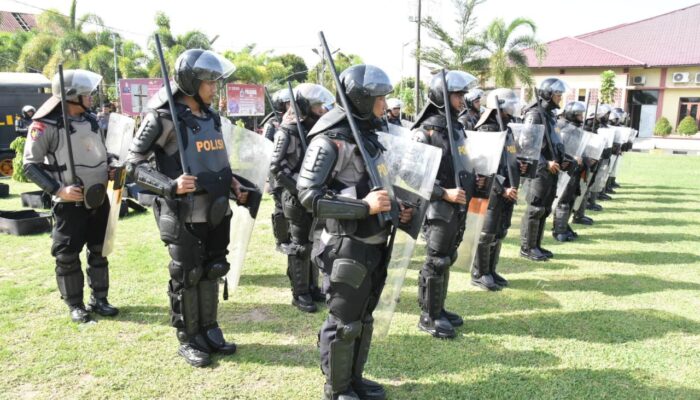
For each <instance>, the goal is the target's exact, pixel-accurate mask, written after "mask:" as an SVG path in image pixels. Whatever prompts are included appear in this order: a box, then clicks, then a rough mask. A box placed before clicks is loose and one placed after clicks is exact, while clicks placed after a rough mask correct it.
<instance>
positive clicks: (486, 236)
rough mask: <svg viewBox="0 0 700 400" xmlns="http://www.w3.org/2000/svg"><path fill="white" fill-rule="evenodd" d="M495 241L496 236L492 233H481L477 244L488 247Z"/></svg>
mask: <svg viewBox="0 0 700 400" xmlns="http://www.w3.org/2000/svg"><path fill="white" fill-rule="evenodd" d="M495 241H496V235H495V234H493V233H484V232H481V234H480V235H479V244H484V245H489V244H491V243H493V242H495Z"/></svg>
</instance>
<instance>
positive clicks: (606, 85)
mask: <svg viewBox="0 0 700 400" xmlns="http://www.w3.org/2000/svg"><path fill="white" fill-rule="evenodd" d="M614 97H615V71H611V70H608V71H603V73H601V74H600V101H601V102H602V103H603V104H612V102H613V100H614Z"/></svg>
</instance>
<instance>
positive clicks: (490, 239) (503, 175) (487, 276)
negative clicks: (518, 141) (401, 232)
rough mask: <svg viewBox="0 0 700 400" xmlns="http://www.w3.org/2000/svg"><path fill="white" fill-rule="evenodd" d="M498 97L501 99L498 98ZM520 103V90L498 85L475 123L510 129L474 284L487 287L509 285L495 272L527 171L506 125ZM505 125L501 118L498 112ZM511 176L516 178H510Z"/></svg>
mask: <svg viewBox="0 0 700 400" xmlns="http://www.w3.org/2000/svg"><path fill="white" fill-rule="evenodd" d="M496 98H498V102H497V101H496ZM520 108H521V103H520V99H519V98H518V96H517V94H516V93H515V92H514V91H512V90H511V89H496V90H493V91H491V92H489V94H488V96H487V97H486V110H485V111H484V113H483V114H482V115H481V118H480V119H479V121H478V122H477V123H476V126H475V129H476V130H478V131H486V132H501V128H502V127H503V128H506V129H507V134H506V141H505V144H504V146H503V151H502V153H501V160H500V161H499V164H498V171H497V177H496V179H494V183H493V186H492V189H491V194H490V196H489V208H488V211H487V212H486V220H485V221H484V226H483V228H482V230H481V234H480V235H479V244H478V246H477V249H476V257H475V259H474V268H473V269H472V284H473V285H474V286H478V287H481V288H483V289H486V290H491V291H493V290H499V289H501V288H503V287H505V286H508V280H506V279H505V278H504V277H503V276H501V275H500V274H498V273H497V272H496V268H497V266H498V260H499V257H500V254H501V244H502V242H503V239H505V237H506V235H507V234H508V228H510V224H511V218H512V216H513V208H514V207H515V203H516V202H517V200H518V186H519V185H520V174H521V172H522V173H525V169H526V168H527V165H526V164H525V163H521V162H519V161H518V159H517V157H516V156H515V139H514V138H513V132H512V131H511V130H510V128H507V126H508V124H509V123H511V122H514V121H515V118H514V117H515V116H516V115H519V114H520ZM496 113H500V118H501V122H502V124H503V126H501V124H499V122H498V116H497V114H496ZM511 178H512V179H513V181H512V182H511Z"/></svg>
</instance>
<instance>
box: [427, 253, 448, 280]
mask: <svg viewBox="0 0 700 400" xmlns="http://www.w3.org/2000/svg"><path fill="white" fill-rule="evenodd" d="M450 265H452V257H450V256H446V257H445V256H442V257H441V256H434V255H429V256H427V257H426V260H425V267H427V268H426V269H427V272H429V273H430V275H443V274H444V273H445V271H447V269H448V268H449V267H450Z"/></svg>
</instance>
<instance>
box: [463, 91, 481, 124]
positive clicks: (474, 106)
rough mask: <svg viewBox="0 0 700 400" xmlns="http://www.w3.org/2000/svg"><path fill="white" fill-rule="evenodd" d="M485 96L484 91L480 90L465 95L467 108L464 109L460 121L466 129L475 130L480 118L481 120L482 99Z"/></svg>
mask: <svg viewBox="0 0 700 400" xmlns="http://www.w3.org/2000/svg"><path fill="white" fill-rule="evenodd" d="M483 96H484V91H483V90H481V89H479V88H473V89H470V90H469V92H467V94H465V95H464V101H465V103H466V105H467V107H465V108H464V110H463V111H462V113H461V114H460V115H459V118H458V119H459V122H461V123H462V125H463V126H464V128H465V129H467V130H473V129H474V126H475V125H476V123H477V122H478V121H479V118H481V98H482V97H483Z"/></svg>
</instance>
